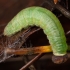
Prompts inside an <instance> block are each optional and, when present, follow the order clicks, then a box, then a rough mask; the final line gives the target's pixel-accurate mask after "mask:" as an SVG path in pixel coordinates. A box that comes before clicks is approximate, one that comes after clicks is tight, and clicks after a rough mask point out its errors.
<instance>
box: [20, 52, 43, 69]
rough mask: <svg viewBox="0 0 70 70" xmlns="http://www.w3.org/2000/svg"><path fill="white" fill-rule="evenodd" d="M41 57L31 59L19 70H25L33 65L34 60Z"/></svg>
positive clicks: (39, 55)
mask: <svg viewBox="0 0 70 70" xmlns="http://www.w3.org/2000/svg"><path fill="white" fill-rule="evenodd" d="M41 56H42V53H40V54H38V55H37V56H36V57H35V58H33V59H32V60H31V61H29V62H28V63H27V64H26V65H24V66H23V67H22V68H21V69H20V70H25V69H26V68H27V67H28V66H29V65H31V64H32V63H34V62H35V61H36V60H38V59H39V58H40V57H41Z"/></svg>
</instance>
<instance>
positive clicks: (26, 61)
mask: <svg viewBox="0 0 70 70" xmlns="http://www.w3.org/2000/svg"><path fill="white" fill-rule="evenodd" d="M23 60H24V62H25V64H27V63H28V57H27V56H23ZM28 68H29V69H30V70H36V68H35V67H34V65H33V64H31V65H30V66H29V67H28Z"/></svg>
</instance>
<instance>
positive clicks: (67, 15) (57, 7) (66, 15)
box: [45, 0, 70, 19]
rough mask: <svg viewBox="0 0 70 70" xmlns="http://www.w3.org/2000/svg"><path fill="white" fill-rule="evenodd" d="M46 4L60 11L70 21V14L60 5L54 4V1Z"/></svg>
mask: <svg viewBox="0 0 70 70" xmlns="http://www.w3.org/2000/svg"><path fill="white" fill-rule="evenodd" d="M45 3H46V4H48V5H49V6H50V7H51V8H54V9H55V8H56V9H58V10H59V11H60V12H61V13H62V14H63V15H64V16H65V17H67V18H69V19H70V12H69V11H68V10H67V9H65V8H64V7H63V6H61V5H60V4H58V3H57V4H54V3H53V0H46V1H45Z"/></svg>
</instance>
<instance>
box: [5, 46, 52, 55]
mask: <svg viewBox="0 0 70 70" xmlns="http://www.w3.org/2000/svg"><path fill="white" fill-rule="evenodd" d="M49 52H52V49H51V46H38V47H32V48H20V49H17V50H15V49H11V48H6V49H5V53H6V54H14V55H29V54H38V53H49Z"/></svg>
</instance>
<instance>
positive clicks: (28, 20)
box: [3, 6, 67, 56]
mask: <svg viewBox="0 0 70 70" xmlns="http://www.w3.org/2000/svg"><path fill="white" fill-rule="evenodd" d="M28 26H38V27H41V28H42V29H43V31H44V33H45V34H46V35H47V38H48V40H49V43H50V45H51V47H52V51H53V54H54V55H55V56H64V55H65V54H66V53H67V43H66V37H65V33H64V30H63V27H62V25H61V23H60V21H59V20H58V18H57V17H56V16H55V15H54V14H53V13H52V12H51V11H49V10H47V9H45V8H42V7H37V6H33V7H28V8H25V9H23V10H22V11H20V12H19V13H18V14H17V15H16V16H15V17H14V18H13V19H12V20H11V21H10V22H9V23H8V24H7V26H6V27H5V29H4V33H3V34H4V35H5V36H11V35H13V34H15V33H16V32H18V31H21V30H22V29H23V28H24V29H25V28H27V27H28Z"/></svg>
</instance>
